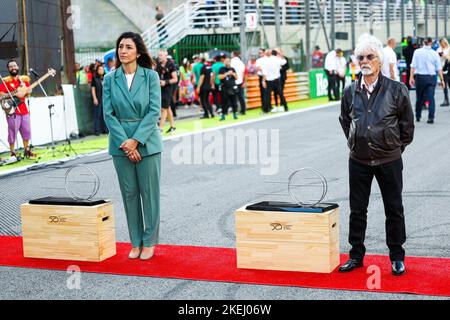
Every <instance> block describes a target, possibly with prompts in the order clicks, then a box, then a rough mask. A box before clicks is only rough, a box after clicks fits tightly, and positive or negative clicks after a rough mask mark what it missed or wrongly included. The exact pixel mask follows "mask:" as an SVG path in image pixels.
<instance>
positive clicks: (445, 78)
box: [444, 71, 450, 101]
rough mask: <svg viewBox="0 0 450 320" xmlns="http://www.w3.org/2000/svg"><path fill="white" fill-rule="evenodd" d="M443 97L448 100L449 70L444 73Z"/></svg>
mask: <svg viewBox="0 0 450 320" xmlns="http://www.w3.org/2000/svg"><path fill="white" fill-rule="evenodd" d="M444 85H445V87H444V99H445V101H448V88H449V87H450V71H449V72H448V73H446V74H444Z"/></svg>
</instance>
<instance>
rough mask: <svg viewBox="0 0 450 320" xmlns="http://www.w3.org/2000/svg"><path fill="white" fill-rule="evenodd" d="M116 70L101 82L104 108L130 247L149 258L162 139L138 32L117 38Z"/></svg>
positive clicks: (153, 76)
mask: <svg viewBox="0 0 450 320" xmlns="http://www.w3.org/2000/svg"><path fill="white" fill-rule="evenodd" d="M116 57H117V63H116V70H115V71H113V72H111V73H109V74H108V75H107V76H106V77H105V80H104V85H103V109H104V117H105V123H106V125H107V127H108V129H109V154H110V155H112V157H113V162H114V167H115V169H116V172H117V176H118V180H119V185H120V191H121V193H122V199H123V204H124V208H125V213H126V216H127V223H128V230H129V233H130V240H131V244H132V246H133V248H132V249H131V251H130V254H129V258H130V259H137V258H139V257H140V258H141V260H148V259H150V258H151V257H152V256H153V254H154V248H155V245H156V244H157V243H158V240H159V220H160V216H159V215H160V212H159V211H160V209H159V208H160V177H161V152H162V140H161V134H160V132H159V130H158V125H157V123H158V120H159V117H160V112H161V111H160V110H161V87H160V82H159V77H158V74H157V73H156V72H155V71H153V70H152V68H153V60H152V58H151V57H150V55H149V54H148V51H147V48H146V46H145V44H144V41H143V40H142V38H141V36H140V35H139V34H136V33H132V32H126V33H124V34H122V35H121V36H120V37H119V39H118V40H117V46H116Z"/></svg>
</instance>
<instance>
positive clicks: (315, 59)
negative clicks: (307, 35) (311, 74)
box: [311, 46, 323, 68]
mask: <svg viewBox="0 0 450 320" xmlns="http://www.w3.org/2000/svg"><path fill="white" fill-rule="evenodd" d="M311 59H312V63H311V65H312V67H313V68H322V67H323V52H322V51H321V50H320V47H319V46H315V47H314V51H313V53H312V56H311Z"/></svg>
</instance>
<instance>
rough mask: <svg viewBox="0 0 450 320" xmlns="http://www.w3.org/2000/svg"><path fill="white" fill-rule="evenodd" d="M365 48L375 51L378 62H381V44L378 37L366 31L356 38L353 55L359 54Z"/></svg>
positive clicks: (365, 49)
mask: <svg viewBox="0 0 450 320" xmlns="http://www.w3.org/2000/svg"><path fill="white" fill-rule="evenodd" d="M367 50H372V51H375V52H376V53H377V55H378V57H379V58H380V62H381V63H383V44H382V43H381V41H380V40H378V38H376V37H374V36H372V35H370V34H368V33H364V34H363V35H361V36H360V37H359V39H358V43H357V45H356V48H355V56H360V55H362V54H363V53H364V52H365V51H367Z"/></svg>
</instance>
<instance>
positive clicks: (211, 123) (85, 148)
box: [0, 97, 328, 172]
mask: <svg viewBox="0 0 450 320" xmlns="http://www.w3.org/2000/svg"><path fill="white" fill-rule="evenodd" d="M326 103H328V98H326V97H325V98H317V99H311V100H304V101H297V102H291V103H289V110H290V111H294V110H299V109H306V108H311V107H314V106H318V105H322V104H326ZM275 114H277V113H275ZM200 116H201V115H199V117H200ZM260 117H261V109H259V108H258V109H253V110H248V111H247V114H246V115H245V116H239V119H237V120H234V119H233V115H231V114H229V115H228V116H227V119H226V120H225V121H219V117H216V118H215V119H185V120H180V121H176V122H175V126H176V128H177V131H176V132H175V133H174V134H173V135H166V134H164V135H163V136H176V135H178V134H182V133H186V132H196V131H200V130H203V129H209V128H217V127H220V126H224V125H229V124H234V123H239V122H244V121H248V120H253V119H257V118H260ZM265 117H271V115H267V116H265ZM167 129H169V125H168V124H167V125H166V128H165V130H164V131H166V130H167ZM72 147H73V149H74V150H75V151H76V152H77V154H88V153H92V152H96V151H100V150H104V149H106V148H107V147H108V137H107V136H106V135H102V136H99V137H96V136H89V137H86V138H82V139H78V140H74V141H72ZM68 151H69V150H68V148H67V146H66V143H65V142H63V143H58V144H57V145H56V148H55V156H53V150H51V149H50V151H49V146H44V147H35V148H34V149H33V152H34V153H36V154H37V155H38V158H36V159H37V163H40V164H42V163H45V162H50V161H56V160H59V159H63V158H66V157H68V156H74V155H75V154H74V153H73V152H68ZM8 157H9V153H3V154H1V155H0V158H2V159H4V158H8ZM33 164H36V160H24V161H21V162H17V163H14V164H10V165H7V166H0V172H2V171H6V170H11V169H14V168H19V167H23V166H29V165H33Z"/></svg>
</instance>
